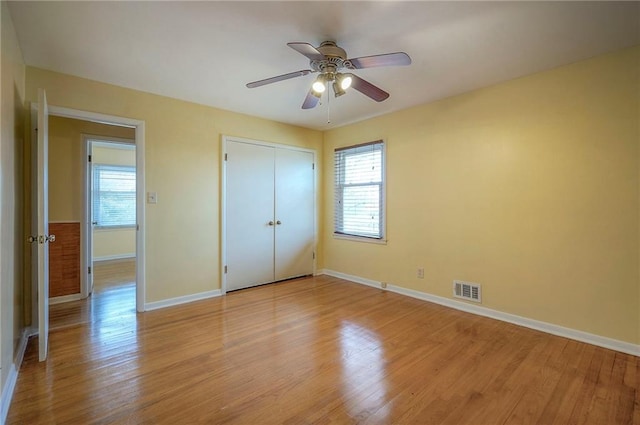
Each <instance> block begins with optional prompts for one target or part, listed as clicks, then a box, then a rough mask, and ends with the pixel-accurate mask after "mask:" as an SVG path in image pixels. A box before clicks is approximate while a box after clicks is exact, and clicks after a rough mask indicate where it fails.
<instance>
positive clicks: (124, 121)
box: [31, 104, 145, 324]
mask: <svg viewBox="0 0 640 425" xmlns="http://www.w3.org/2000/svg"><path fill="white" fill-rule="evenodd" d="M37 111H38V107H37V105H35V104H34V105H33V107H32V120H31V121H32V135H33V137H34V138H35V135H36V134H37V130H36V128H35V127H36V122H37V120H36V119H35V115H37ZM48 112H49V115H50V116H51V117H59V118H66V119H70V120H72V121H76V122H82V123H85V124H89V125H105V124H106V125H108V126H112V128H121V129H122V128H126V129H128V130H130V131H132V132H133V133H132V135H133V140H134V141H135V148H136V149H135V168H136V181H135V187H136V194H135V198H136V201H135V217H136V223H135V250H134V252H135V257H134V264H135V272H134V273H135V279H134V285H133V286H134V288H133V293H134V297H135V302H134V303H133V305H134V306H135V308H134V309H133V313H134V314H135V312H136V311H140V312H141V311H144V295H145V267H144V266H145V261H144V251H145V250H144V229H145V227H144V210H145V208H144V203H143V201H144V196H143V194H144V188H145V182H144V127H145V126H144V122H143V121H140V120H134V119H129V118H122V117H115V116H110V115H105V114H99V113H92V112H86V111H79V110H72V109H68V108H62V107H56V106H53V105H51V106H49V108H48ZM85 132H86V131H85ZM76 142H77V145H78V146H80V147H81V151H83V154H82V156H78V157H74V159H75V160H76V161H77V162H76V164H77V165H79V168H78V170H79V175H80V178H81V179H82V178H83V177H84V178H86V174H85V175H84V176H83V173H82V169H83V165H82V164H83V163H84V161H85V160H86V159H85V158H86V148H83V147H82V140H81V139H80V140H76ZM46 178H47V179H48V176H47V177H46ZM83 184H84V185H85V186H86V181H84V182H83ZM67 189H68V188H67ZM67 192H69V191H68V190H67ZM77 192H78V193H79V194H82V186H81V187H80V188H79V190H78V191H77ZM46 196H47V198H48V197H49V194H48V193H47V194H46ZM79 199H80V208H81V209H83V210H84V213H82V214H81V218H80V220H79V221H80V222H81V226H80V228H81V230H82V232H83V233H84V234H83V235H81V238H80V239H81V249H80V252H81V255H82V257H83V258H82V259H81V270H83V271H88V267H89V266H88V262H89V260H88V256H87V255H86V245H87V237H86V233H87V232H86V226H87V223H88V222H89V220H90V218H89V217H88V216H87V209H86V208H82V202H83V196H82V195H80V196H79ZM34 275H35V274H34ZM86 276H87V274H85V273H81V280H82V283H81V289H82V288H87V287H88V286H87V282H86ZM34 283H37V279H34ZM47 286H48V284H47ZM83 292H85V293H83ZM32 293H33V294H37V293H38V288H37V285H35V284H34V286H33V287H32ZM86 293H88V290H87V291H82V290H81V294H82V295H86ZM77 298H82V296H78V297H77ZM37 300H38V297H37V296H33V297H32V316H33V317H32V323H34V324H36V323H40V320H39V317H38V301H37ZM47 303H48V298H47ZM48 319H49V315H47V317H46V319H45V320H46V321H48Z"/></svg>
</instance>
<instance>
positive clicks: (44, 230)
mask: <svg viewBox="0 0 640 425" xmlns="http://www.w3.org/2000/svg"><path fill="white" fill-rule="evenodd" d="M37 125H38V126H37V131H38V140H37V146H36V161H35V164H32V165H35V167H36V172H35V173H34V174H35V176H36V179H35V186H36V199H35V201H36V205H35V207H34V208H33V212H34V215H35V217H34V220H33V221H34V227H36V226H37V232H36V233H35V235H37V236H36V237H37V243H36V245H37V249H34V253H35V255H36V258H35V260H36V261H37V263H38V273H37V276H38V277H37V279H38V294H37V297H38V340H39V359H40V361H44V360H46V359H47V350H48V346H49V244H48V242H53V241H55V235H50V236H49V213H48V212H49V205H48V204H49V203H48V197H49V189H48V187H47V183H48V170H47V168H48V167H47V162H48V145H49V140H48V139H49V137H48V134H49V111H48V109H47V96H46V94H45V92H44V90H43V89H38V124H37ZM34 230H36V229H34Z"/></svg>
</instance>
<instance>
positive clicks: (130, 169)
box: [91, 163, 137, 230]
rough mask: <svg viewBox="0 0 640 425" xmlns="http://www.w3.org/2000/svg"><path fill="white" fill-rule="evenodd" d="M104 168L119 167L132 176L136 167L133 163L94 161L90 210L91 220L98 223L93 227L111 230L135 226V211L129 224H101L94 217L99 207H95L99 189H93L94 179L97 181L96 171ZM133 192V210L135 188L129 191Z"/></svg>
mask: <svg viewBox="0 0 640 425" xmlns="http://www.w3.org/2000/svg"><path fill="white" fill-rule="evenodd" d="M105 168H114V169H116V168H118V169H121V170H123V171H126V172H130V173H132V174H133V175H134V177H137V176H136V167H135V165H114V164H101V163H94V164H93V170H92V172H93V176H92V181H93V184H94V188H93V190H94V193H93V198H94V205H93V206H92V209H91V210H92V211H93V218H92V219H93V221H96V222H97V223H98V224H97V225H96V226H95V229H97V230H111V229H114V230H115V229H134V228H135V227H136V217H135V213H134V217H133V223H131V224H101V222H100V220H99V218H98V217H96V214H97V213H98V211H99V208H98V207H97V206H98V205H99V203H100V192H99V191H95V184H96V181H98V178H97V176H98V173H99V172H100V170H101V169H105ZM131 193H133V202H134V211H135V202H136V191H135V189H134V190H133V191H132V192H131Z"/></svg>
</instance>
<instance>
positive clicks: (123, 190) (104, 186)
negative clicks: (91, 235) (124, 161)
mask: <svg viewBox="0 0 640 425" xmlns="http://www.w3.org/2000/svg"><path fill="white" fill-rule="evenodd" d="M93 222H94V223H96V222H97V226H98V227H131V226H135V225H136V168H135V167H126V166H120V165H104V164H94V165H93Z"/></svg>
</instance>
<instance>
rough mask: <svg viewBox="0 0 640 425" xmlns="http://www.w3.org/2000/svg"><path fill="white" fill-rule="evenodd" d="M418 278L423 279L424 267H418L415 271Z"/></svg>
mask: <svg viewBox="0 0 640 425" xmlns="http://www.w3.org/2000/svg"><path fill="white" fill-rule="evenodd" d="M416 276H417V278H418V279H424V268H422V267H420V268H419V269H418V272H417V273H416Z"/></svg>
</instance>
